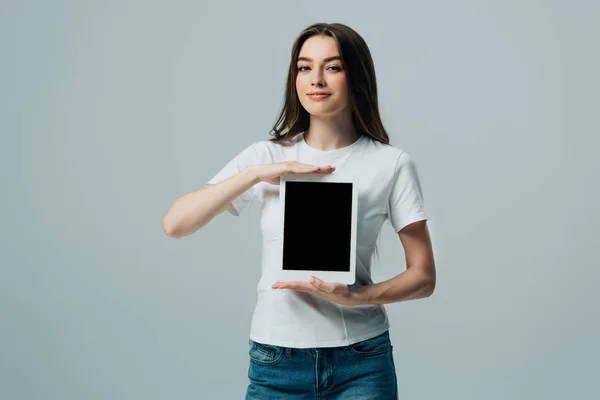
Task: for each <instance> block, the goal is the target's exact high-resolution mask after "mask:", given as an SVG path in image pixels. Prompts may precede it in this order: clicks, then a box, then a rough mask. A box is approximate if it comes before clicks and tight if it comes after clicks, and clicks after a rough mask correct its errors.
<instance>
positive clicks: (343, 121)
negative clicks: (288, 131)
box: [304, 107, 360, 151]
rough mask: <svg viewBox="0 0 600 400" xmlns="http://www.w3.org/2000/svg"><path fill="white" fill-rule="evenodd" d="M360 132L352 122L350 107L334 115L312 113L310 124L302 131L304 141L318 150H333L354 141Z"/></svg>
mask: <svg viewBox="0 0 600 400" xmlns="http://www.w3.org/2000/svg"><path fill="white" fill-rule="evenodd" d="M359 137H360V133H359V132H358V131H357V130H356V128H354V126H353V124H352V117H351V115H350V108H349V107H346V108H344V109H343V110H342V111H340V112H338V113H336V114H334V115H312V114H311V116H310V125H309V127H308V129H306V131H305V132H304V141H305V142H306V143H307V144H308V145H310V146H311V147H314V148H316V149H320V150H325V151H328V150H335V149H339V148H342V147H346V146H349V145H351V144H352V143H354V142H355V141H357V140H358V138H359Z"/></svg>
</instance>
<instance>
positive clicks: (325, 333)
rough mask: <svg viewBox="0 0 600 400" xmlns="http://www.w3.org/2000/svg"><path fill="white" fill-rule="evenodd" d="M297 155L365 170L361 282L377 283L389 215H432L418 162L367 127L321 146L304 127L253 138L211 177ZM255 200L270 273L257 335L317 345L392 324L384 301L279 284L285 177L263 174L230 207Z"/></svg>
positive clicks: (262, 284)
mask: <svg viewBox="0 0 600 400" xmlns="http://www.w3.org/2000/svg"><path fill="white" fill-rule="evenodd" d="M287 160H296V161H299V162H302V163H306V164H315V165H327V164H331V165H334V166H335V167H336V170H335V171H334V172H333V174H335V173H336V171H343V173H344V176H345V175H346V174H352V175H356V176H357V178H358V222H357V247H356V252H357V254H356V282H355V283H354V285H352V286H363V285H370V284H373V281H372V280H371V257H372V255H373V250H374V248H375V242H376V240H377V237H378V236H379V232H380V231H381V227H382V225H383V223H384V222H385V221H386V220H387V221H389V223H390V224H391V225H392V227H393V228H394V230H395V231H396V232H399V231H400V230H401V229H402V228H404V227H405V226H406V225H408V224H411V223H413V222H416V221H420V220H426V219H428V217H427V215H426V213H425V208H424V201H423V193H422V188H421V184H420V181H419V177H418V173H417V168H416V165H415V163H414V161H413V160H412V158H411V157H410V155H409V154H408V153H407V152H406V151H403V150H401V149H399V148H396V147H394V146H392V145H387V144H383V143H381V142H379V141H378V140H375V139H373V138H371V136H368V135H362V136H361V137H360V138H359V139H358V140H357V141H355V142H354V143H352V144H351V145H348V146H346V147H343V148H340V149H334V150H329V151H325V150H319V149H316V148H313V147H311V146H309V145H308V144H307V143H306V142H305V140H304V133H301V134H299V135H297V136H296V137H294V138H293V139H292V140H291V141H289V142H285V143H281V144H279V143H273V142H271V141H269V140H263V141H259V142H255V143H252V144H251V145H249V146H248V147H246V148H245V149H244V150H242V151H241V152H239V153H238V154H237V155H236V156H235V157H234V158H233V159H232V160H231V161H230V162H229V163H227V165H225V166H224V167H223V168H222V169H221V170H220V171H219V172H218V173H217V174H216V175H214V176H213V178H212V179H210V180H209V181H208V183H209V184H211V183H217V182H220V181H222V180H224V179H226V178H228V177H230V176H232V175H234V174H237V173H239V172H241V171H242V170H243V169H244V168H246V167H247V166H250V165H256V164H267V163H276V162H282V161H287ZM252 201H257V202H259V203H260V205H261V209H260V229H261V233H262V259H261V268H262V275H261V279H260V280H259V282H258V285H257V291H258V298H257V303H256V306H255V309H254V314H253V317H252V324H251V329H250V339H252V340H254V341H256V342H260V343H266V344H272V345H278V346H285V347H296V348H310V347H336V346H347V345H350V344H353V343H356V342H359V341H362V340H366V339H370V338H372V337H375V336H377V335H379V334H381V333H383V332H385V331H386V330H388V329H389V327H390V324H389V321H388V317H387V313H386V310H385V307H384V305H381V304H370V305H361V306H343V305H340V304H337V303H334V302H331V301H329V300H325V299H323V298H321V297H318V296H315V295H312V294H309V293H306V292H301V291H295V290H288V289H283V290H282V289H271V285H272V284H273V283H274V282H275V279H273V271H276V270H277V269H278V268H280V267H279V266H280V263H281V260H279V257H278V256H277V254H280V253H278V251H277V249H278V246H280V245H281V242H280V240H281V237H280V232H281V231H280V224H281V209H280V202H279V185H272V184H269V183H267V182H260V183H258V184H256V185H254V186H253V187H251V188H250V189H248V190H247V191H246V192H244V193H243V194H241V195H240V196H239V197H237V198H236V199H234V200H233V201H232V206H231V207H229V208H228V209H227V211H228V212H229V213H231V214H232V215H235V216H239V215H240V213H242V211H243V210H244V208H245V207H246V206H247V205H248V204H249V203H250V202H252Z"/></svg>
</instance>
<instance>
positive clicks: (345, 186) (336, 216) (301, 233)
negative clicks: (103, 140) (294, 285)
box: [283, 181, 352, 272]
mask: <svg viewBox="0 0 600 400" xmlns="http://www.w3.org/2000/svg"><path fill="white" fill-rule="evenodd" d="M285 184H286V187H285V215H284V226H283V229H284V235H283V269H284V270H303V271H304V270H314V271H340V272H344V271H346V272H347V271H350V250H351V248H350V240H351V226H352V183H345V182H294V181H287V182H285Z"/></svg>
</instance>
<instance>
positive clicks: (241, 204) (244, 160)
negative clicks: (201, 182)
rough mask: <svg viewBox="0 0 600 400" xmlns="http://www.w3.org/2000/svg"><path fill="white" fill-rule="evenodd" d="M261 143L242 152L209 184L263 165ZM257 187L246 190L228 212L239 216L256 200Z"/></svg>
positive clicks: (235, 200) (252, 145)
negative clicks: (248, 168) (251, 167)
mask: <svg viewBox="0 0 600 400" xmlns="http://www.w3.org/2000/svg"><path fill="white" fill-rule="evenodd" d="M260 149H261V147H260V143H253V144H251V145H250V146H248V147H246V148H245V149H244V150H242V151H240V152H239V153H238V154H237V155H236V156H235V157H233V159H231V160H230V161H229V162H228V163H227V164H226V165H225V166H224V167H223V168H221V170H220V171H219V172H217V174H216V175H214V176H213V177H212V178H211V179H210V180H209V181H208V182H207V185H208V184H213V183H218V182H221V181H224V180H225V179H227V178H229V177H231V176H233V175H236V174H239V173H240V172H242V171H243V170H244V169H245V168H246V167H248V166H250V165H257V164H261V163H262V162H261V152H260ZM256 198H257V197H256V185H254V186H252V187H251V188H250V189H248V190H246V191H245V192H244V193H242V194H241V195H240V196H238V197H237V198H235V199H233V201H232V202H231V205H232V207H228V208H227V211H229V213H230V214H231V215H234V216H236V217H237V216H239V215H240V213H241V212H242V210H243V209H244V208H246V206H247V205H248V204H249V203H250V202H251V201H253V200H256Z"/></svg>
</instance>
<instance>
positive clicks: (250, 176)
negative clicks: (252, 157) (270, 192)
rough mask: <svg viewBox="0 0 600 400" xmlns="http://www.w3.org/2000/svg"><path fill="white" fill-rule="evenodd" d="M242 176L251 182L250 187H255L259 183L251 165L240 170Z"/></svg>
mask: <svg viewBox="0 0 600 400" xmlns="http://www.w3.org/2000/svg"><path fill="white" fill-rule="evenodd" d="M242 174H244V175H245V176H246V177H247V179H249V180H250V181H251V182H252V185H256V184H257V183H259V182H260V179H259V178H258V176H257V175H256V170H255V168H254V166H253V165H250V166H248V167H246V168H244V169H243V170H242Z"/></svg>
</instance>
